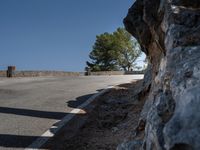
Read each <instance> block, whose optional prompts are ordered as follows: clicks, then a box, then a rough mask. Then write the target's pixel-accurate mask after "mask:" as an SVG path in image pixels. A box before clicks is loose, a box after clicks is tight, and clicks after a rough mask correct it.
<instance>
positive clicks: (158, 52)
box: [124, 0, 200, 150]
mask: <svg viewBox="0 0 200 150" xmlns="http://www.w3.org/2000/svg"><path fill="white" fill-rule="evenodd" d="M124 24H125V26H126V29H127V30H128V31H129V32H130V33H131V34H132V35H133V36H135V37H136V38H137V39H138V41H139V42H140V44H141V45H142V48H143V51H144V52H145V53H146V54H147V56H148V58H149V61H150V63H151V66H152V67H151V68H152V69H151V70H152V71H151V76H152V80H151V79H148V77H147V78H146V79H148V81H149V80H151V82H150V86H151V89H150V91H149V93H148V94H149V96H148V99H147V100H146V104H145V106H144V109H143V112H142V113H141V120H142V121H143V122H145V123H146V125H145V136H144V138H143V145H142V146H141V147H140V148H141V149H145V150H165V149H166V150H190V149H194V150H200V1H199V0H137V1H136V2H135V3H134V5H133V6H132V7H131V8H130V9H129V13H128V15H127V17H126V18H125V19H124ZM148 76H149V74H148ZM148 81H145V82H148ZM133 147H134V146H132V148H130V147H129V148H127V149H133Z"/></svg>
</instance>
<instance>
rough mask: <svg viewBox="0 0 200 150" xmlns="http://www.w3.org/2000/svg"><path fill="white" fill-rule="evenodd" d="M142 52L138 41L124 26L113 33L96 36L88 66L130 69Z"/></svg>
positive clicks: (101, 69) (93, 68)
mask: <svg viewBox="0 0 200 150" xmlns="http://www.w3.org/2000/svg"><path fill="white" fill-rule="evenodd" d="M140 54H141V50H140V46H139V44H138V42H137V41H136V40H135V39H134V38H132V36H131V35H130V34H129V33H128V32H127V31H126V30H125V29H124V28H118V29H117V30H116V31H115V32H113V33H111V34H110V33H107V32H106V33H103V34H101V35H98V36H96V41H95V43H94V45H93V49H92V51H91V52H90V54H89V57H90V59H91V60H92V61H91V62H87V68H90V69H91V71H111V70H120V69H123V70H125V71H129V70H130V69H131V67H133V66H134V62H135V60H136V59H137V58H138V57H139V56H140Z"/></svg>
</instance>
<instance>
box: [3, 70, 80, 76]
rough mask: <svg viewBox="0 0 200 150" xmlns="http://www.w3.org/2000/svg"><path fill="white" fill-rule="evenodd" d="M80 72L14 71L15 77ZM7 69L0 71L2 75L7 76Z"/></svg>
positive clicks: (72, 74)
mask: <svg viewBox="0 0 200 150" xmlns="http://www.w3.org/2000/svg"><path fill="white" fill-rule="evenodd" d="M81 74H82V73H79V72H64V71H14V74H13V77H40V76H60V77H62V76H63V77H64V76H79V75H81ZM6 76H7V73H6V71H0V77H6Z"/></svg>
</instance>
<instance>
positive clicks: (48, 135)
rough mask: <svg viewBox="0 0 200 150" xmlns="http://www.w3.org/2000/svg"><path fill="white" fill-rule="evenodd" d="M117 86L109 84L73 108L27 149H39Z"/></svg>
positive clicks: (26, 149)
mask: <svg viewBox="0 0 200 150" xmlns="http://www.w3.org/2000/svg"><path fill="white" fill-rule="evenodd" d="M114 87H115V86H109V87H107V88H106V89H104V90H102V91H100V92H98V93H96V94H94V95H93V96H91V97H90V98H89V99H88V100H87V101H86V102H84V103H83V104H81V105H80V106H79V108H75V109H73V110H72V111H71V112H70V114H67V115H66V116H65V117H64V118H63V119H62V120H60V121H59V125H58V126H54V125H53V126H51V128H49V129H48V130H47V131H46V132H44V133H43V134H42V135H41V136H40V137H38V138H37V139H36V140H35V141H34V142H33V143H31V144H30V145H29V146H28V147H26V148H25V150H39V149H40V148H41V147H42V146H43V145H44V144H45V143H46V142H47V141H48V140H49V139H50V138H52V137H53V136H54V135H55V134H56V133H57V132H59V131H60V130H61V129H62V128H63V127H64V126H65V125H66V124H67V123H68V122H69V121H70V120H72V119H73V118H74V117H75V116H76V114H78V113H79V112H80V111H82V109H83V108H85V107H87V106H88V105H89V104H90V103H91V102H93V101H94V100H95V99H96V98H97V97H99V96H101V95H103V94H104V93H106V92H108V91H109V90H110V89H112V88H114Z"/></svg>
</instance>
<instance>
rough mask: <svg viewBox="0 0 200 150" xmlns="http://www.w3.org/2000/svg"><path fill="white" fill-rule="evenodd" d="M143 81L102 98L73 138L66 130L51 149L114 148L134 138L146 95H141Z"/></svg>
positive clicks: (109, 149)
mask: <svg viewBox="0 0 200 150" xmlns="http://www.w3.org/2000/svg"><path fill="white" fill-rule="evenodd" d="M141 83H142V81H140V82H137V83H136V82H134V83H131V84H124V85H120V86H118V87H116V88H114V89H111V90H110V91H109V92H107V93H105V94H104V95H103V96H101V97H99V98H98V100H96V104H95V108H94V109H93V110H92V112H90V113H89V116H88V119H87V121H86V123H85V124H84V125H83V126H82V127H81V128H80V129H79V131H78V132H77V134H76V135H75V136H73V137H70V138H69V136H66V135H65V134H68V133H69V132H68V131H66V130H65V131H63V132H62V134H60V135H57V136H56V137H55V138H54V141H53V142H51V143H52V144H49V145H48V149H53V150H114V149H116V147H117V145H118V144H119V143H122V142H124V139H127V140H129V139H130V138H132V136H133V135H134V133H135V129H136V127H137V126H138V120H139V116H140V112H141V110H142V108H143V104H144V98H142V97H141V96H138V92H139V89H140V87H141ZM67 137H68V138H67ZM55 143H56V144H55Z"/></svg>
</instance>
